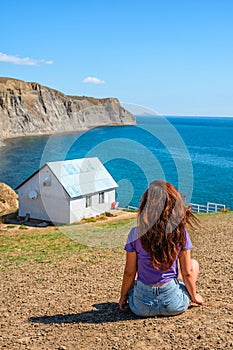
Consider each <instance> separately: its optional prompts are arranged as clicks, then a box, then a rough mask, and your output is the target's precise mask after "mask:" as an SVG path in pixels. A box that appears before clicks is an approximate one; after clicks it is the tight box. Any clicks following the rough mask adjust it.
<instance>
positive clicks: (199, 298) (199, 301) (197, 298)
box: [191, 294, 204, 305]
mask: <svg viewBox="0 0 233 350" xmlns="http://www.w3.org/2000/svg"><path fill="white" fill-rule="evenodd" d="M191 301H192V302H193V303H195V304H197V305H203V304H204V300H203V298H202V296H201V295H200V294H196V295H195V297H194V298H191Z"/></svg>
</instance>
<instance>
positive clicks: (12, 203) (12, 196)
mask: <svg viewBox="0 0 233 350" xmlns="http://www.w3.org/2000/svg"><path fill="white" fill-rule="evenodd" d="M16 210H18V195H17V194H16V193H15V191H14V190H13V189H12V188H11V187H10V186H8V185H7V184H5V183H3V182H0V217H1V216H2V215H4V214H8V213H11V212H14V211H16Z"/></svg>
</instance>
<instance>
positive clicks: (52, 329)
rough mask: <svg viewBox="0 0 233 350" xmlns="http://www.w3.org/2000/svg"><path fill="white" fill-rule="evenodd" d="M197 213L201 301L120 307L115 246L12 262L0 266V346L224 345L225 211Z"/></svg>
mask: <svg viewBox="0 0 233 350" xmlns="http://www.w3.org/2000/svg"><path fill="white" fill-rule="evenodd" d="M200 221H201V228H200V229H199V230H198V231H197V232H196V233H191V238H192V242H193V246H194V247H193V250H192V256H193V257H195V258H197V259H198V260H199V262H200V269H201V273H200V277H199V281H198V292H199V293H200V294H202V295H203V297H204V299H205V304H204V306H202V307H198V306H195V305H194V304H190V307H189V309H188V310H187V311H186V312H185V313H183V314H181V315H179V316H175V317H167V318H147V319H140V318H138V317H136V316H134V315H133V314H132V313H131V312H130V311H127V312H120V311H119V310H118V299H119V292H120V287H121V278H122V273H123V268H124V258H125V253H124V251H123V247H117V248H114V249H103V248H102V249H101V248H98V249H94V250H90V251H89V252H87V253H86V254H85V255H83V254H80V253H78V252H73V253H72V254H69V255H68V256H67V259H66V260H61V259H57V261H56V260H55V261H52V262H44V263H38V262H35V261H30V262H29V261H22V262H21V263H20V264H16V263H15V264H14V263H12V264H11V266H10V267H6V268H5V269H3V271H2V272H1V297H2V302H1V332H0V348H1V349H9V350H21V349H30V350H31V349H32V350H34V349H41V350H42V349H43V350H45V349H48V350H76V349H77V350H79V349H80V350H86V349H95V350H98V349H101V350H102V349H122V350H125V349H138V350H140V349H147V350H150V349H153V350H154V349H164V350H165V349H172V350H173V349H203V350H204V349H211V350H213V349H216V350H217V349H232V348H233V332H232V325H233V300H232V299H233V296H232V275H233V274H232V247H233V214H232V213H226V214H219V215H202V216H201V218H200ZM40 230H41V229H40ZM15 234H17V230H16V232H15ZM93 255H95V259H93Z"/></svg>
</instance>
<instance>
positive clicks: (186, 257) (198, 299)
mask: <svg viewBox="0 0 233 350" xmlns="http://www.w3.org/2000/svg"><path fill="white" fill-rule="evenodd" d="M179 262H180V268H181V273H182V277H183V281H184V284H185V286H186V288H187V290H188V292H189V295H190V298H191V301H192V302H194V303H196V304H198V305H202V304H203V302H204V301H203V299H202V296H201V295H200V294H197V292H196V280H197V274H198V272H195V271H194V268H193V264H192V259H191V254H190V250H182V251H181V252H180V255H179Z"/></svg>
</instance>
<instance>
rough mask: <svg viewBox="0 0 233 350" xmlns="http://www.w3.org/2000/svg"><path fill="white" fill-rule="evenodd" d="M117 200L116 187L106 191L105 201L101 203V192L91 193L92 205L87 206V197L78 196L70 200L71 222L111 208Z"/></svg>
mask: <svg viewBox="0 0 233 350" xmlns="http://www.w3.org/2000/svg"><path fill="white" fill-rule="evenodd" d="M114 201H115V189H113V190H108V191H104V203H99V193H95V194H93V195H91V206H90V207H88V208H86V197H85V196H83V197H82V198H77V199H75V200H71V202H70V223H72V222H76V221H80V220H81V219H83V218H88V217H91V216H96V215H99V214H101V213H104V212H105V211H108V210H110V209H111V204H112V202H114Z"/></svg>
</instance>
